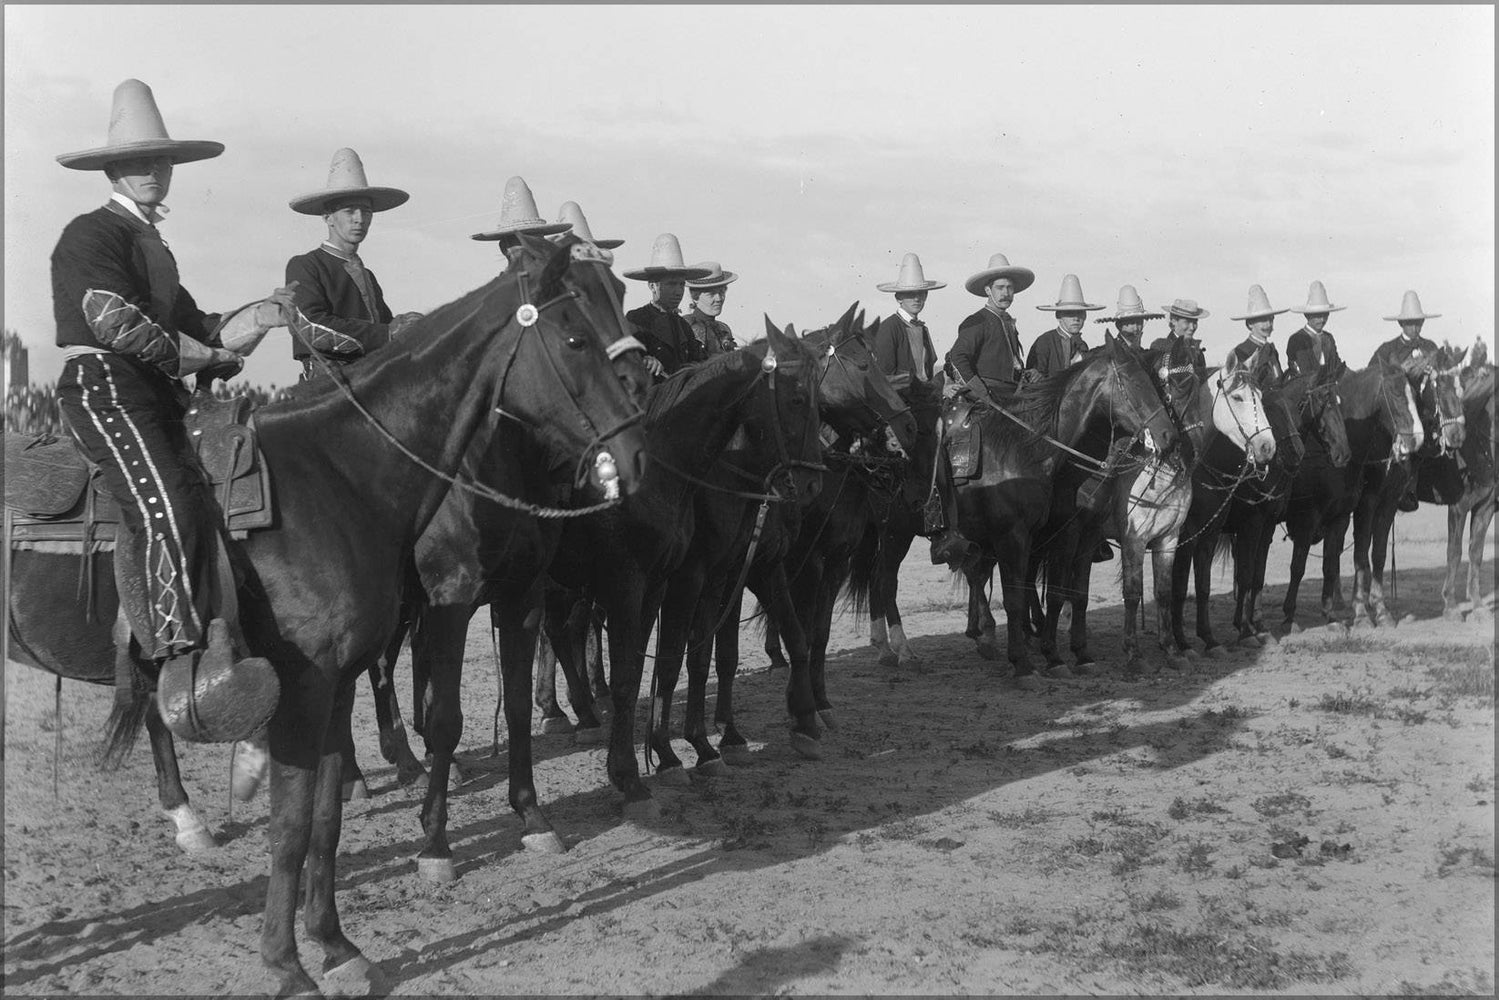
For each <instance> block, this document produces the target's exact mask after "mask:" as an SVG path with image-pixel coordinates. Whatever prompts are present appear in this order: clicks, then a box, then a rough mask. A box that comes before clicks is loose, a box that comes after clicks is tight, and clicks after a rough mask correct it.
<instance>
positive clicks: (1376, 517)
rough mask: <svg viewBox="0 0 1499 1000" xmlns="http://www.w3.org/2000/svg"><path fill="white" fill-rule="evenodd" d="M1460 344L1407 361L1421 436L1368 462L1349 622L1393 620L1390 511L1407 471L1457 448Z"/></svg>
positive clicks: (1356, 520) (1356, 530)
mask: <svg viewBox="0 0 1499 1000" xmlns="http://www.w3.org/2000/svg"><path fill="white" fill-rule="evenodd" d="M1465 353H1466V351H1464V350H1458V349H1457V348H1454V347H1451V346H1450V345H1447V344H1444V345H1442V346H1441V347H1440V348H1438V349H1437V352H1436V355H1435V357H1434V358H1431V359H1428V360H1426V361H1423V362H1421V363H1418V364H1410V363H1407V365H1406V366H1405V373H1406V378H1407V379H1408V380H1409V384H1410V389H1411V391H1412V393H1414V398H1415V400H1416V408H1417V413H1418V414H1419V416H1420V426H1421V428H1422V432H1423V435H1422V436H1423V438H1424V440H1425V442H1426V450H1425V451H1423V450H1422V446H1421V444H1420V443H1419V442H1418V444H1417V446H1416V449H1415V451H1414V452H1413V453H1412V454H1411V455H1409V456H1408V457H1407V459H1406V460H1403V461H1398V462H1393V463H1391V464H1390V465H1389V466H1388V467H1387V468H1380V467H1373V468H1372V469H1371V470H1370V475H1369V476H1368V477H1367V478H1366V480H1365V483H1364V490H1363V492H1362V493H1361V494H1360V496H1359V499H1358V502H1357V504H1356V505H1355V506H1354V508H1353V565H1354V577H1353V595H1352V601H1351V603H1352V604H1353V623H1354V625H1363V624H1365V623H1367V624H1370V625H1374V626H1382V625H1393V624H1394V623H1395V620H1394V617H1393V616H1392V615H1391V614H1390V611H1389V608H1388V607H1386V606H1385V602H1384V562H1385V554H1386V552H1387V549H1388V546H1389V543H1390V538H1391V530H1392V529H1393V528H1394V526H1395V514H1396V509H1397V506H1398V504H1399V501H1400V498H1401V496H1402V495H1404V493H1405V490H1406V487H1407V485H1408V484H1409V482H1410V479H1411V477H1412V476H1416V475H1418V473H1419V466H1420V465H1422V464H1424V463H1426V462H1428V461H1429V460H1430V459H1432V458H1436V457H1439V456H1443V455H1451V454H1455V453H1457V452H1458V451H1459V450H1460V449H1461V448H1462V445H1463V438H1464V434H1465V428H1464V420H1463V400H1462V387H1461V386H1460V385H1459V384H1458V379H1459V375H1460V372H1461V366H1462V359H1463V355H1464V354H1465Z"/></svg>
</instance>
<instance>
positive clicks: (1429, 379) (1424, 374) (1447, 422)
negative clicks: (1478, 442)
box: [1417, 365, 1468, 455]
mask: <svg viewBox="0 0 1499 1000" xmlns="http://www.w3.org/2000/svg"><path fill="white" fill-rule="evenodd" d="M1461 376H1462V368H1461V366H1459V365H1454V366H1453V367H1451V368H1444V369H1441V370H1438V369H1437V368H1436V367H1435V366H1427V367H1424V368H1422V369H1421V388H1420V390H1419V392H1418V393H1417V400H1418V403H1419V399H1420V396H1421V394H1424V393H1425V392H1426V390H1427V388H1430V389H1431V399H1432V406H1433V408H1434V409H1435V410H1436V414H1435V416H1436V418H1437V421H1438V423H1437V433H1436V439H1437V441H1436V443H1437V447H1438V449H1439V450H1440V452H1441V454H1443V455H1447V454H1451V453H1452V452H1454V451H1456V450H1457V449H1456V448H1453V447H1452V446H1451V445H1449V444H1448V443H1447V433H1446V431H1447V428H1448V427H1450V426H1452V425H1454V424H1455V425H1456V426H1458V427H1462V428H1464V429H1466V427H1467V422H1468V418H1467V414H1466V413H1464V412H1463V387H1462V380H1461ZM1444 378H1446V379H1450V380H1451V382H1452V393H1453V398H1454V399H1456V400H1457V414H1456V415H1455V416H1446V415H1444V414H1443V413H1442V395H1441V386H1440V384H1439V380H1440V379H1444ZM1417 415H1418V416H1419V415H1420V414H1419V412H1418V414H1417Z"/></svg>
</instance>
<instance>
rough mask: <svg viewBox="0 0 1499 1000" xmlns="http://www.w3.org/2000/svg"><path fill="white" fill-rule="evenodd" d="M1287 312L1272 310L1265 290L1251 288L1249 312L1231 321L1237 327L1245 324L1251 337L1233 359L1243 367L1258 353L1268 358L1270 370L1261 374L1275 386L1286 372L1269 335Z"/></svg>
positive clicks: (1242, 342)
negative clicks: (1278, 320)
mask: <svg viewBox="0 0 1499 1000" xmlns="http://www.w3.org/2000/svg"><path fill="white" fill-rule="evenodd" d="M1287 311H1288V310H1286V309H1275V308H1272V307H1271V305H1270V298H1269V296H1267V295H1266V294H1265V290H1264V289H1263V288H1261V287H1260V286H1259V285H1250V286H1249V308H1248V309H1247V310H1246V311H1245V313H1244V315H1242V316H1230V317H1229V319H1231V320H1233V321H1234V322H1236V323H1237V322H1241V321H1242V322H1243V324H1244V325H1245V326H1246V327H1247V328H1248V329H1249V336H1248V337H1246V338H1244V340H1243V341H1241V342H1240V343H1239V344H1238V346H1236V347H1235V348H1234V358H1235V359H1236V360H1238V362H1239V363H1240V364H1243V363H1245V362H1247V361H1248V360H1249V359H1250V358H1251V357H1253V356H1254V355H1255V354H1256V353H1259V354H1260V355H1261V357H1266V356H1268V358H1269V360H1268V361H1267V362H1265V363H1266V364H1267V365H1268V367H1267V368H1264V369H1261V370H1262V371H1263V372H1264V373H1265V375H1266V376H1267V377H1268V378H1269V379H1271V380H1273V381H1275V382H1279V381H1280V377H1281V375H1282V374H1283V373H1284V369H1283V368H1282V367H1281V363H1280V350H1279V349H1278V348H1277V347H1276V346H1275V344H1274V343H1273V342H1272V341H1271V340H1270V335H1271V334H1272V333H1273V332H1274V331H1275V317H1277V316H1279V315H1280V314H1281V313H1283V312H1287Z"/></svg>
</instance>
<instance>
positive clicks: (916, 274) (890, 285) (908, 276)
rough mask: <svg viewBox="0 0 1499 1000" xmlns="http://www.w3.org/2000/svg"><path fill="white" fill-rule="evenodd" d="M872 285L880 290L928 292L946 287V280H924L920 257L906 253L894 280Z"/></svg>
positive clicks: (924, 275)
mask: <svg viewBox="0 0 1499 1000" xmlns="http://www.w3.org/2000/svg"><path fill="white" fill-rule="evenodd" d="M874 287H875V288H878V289H879V290H880V291H882V292H930V291H932V290H934V289H937V288H946V287H947V282H945V281H928V280H926V273H925V272H923V271H922V269H921V258H920V257H918V256H916V255H915V254H914V253H908V254H906V255H905V257H903V258H902V259H901V262H900V274H898V275H896V278H895V280H894V281H887V282H884V283H883V284H879V285H875V286H874Z"/></svg>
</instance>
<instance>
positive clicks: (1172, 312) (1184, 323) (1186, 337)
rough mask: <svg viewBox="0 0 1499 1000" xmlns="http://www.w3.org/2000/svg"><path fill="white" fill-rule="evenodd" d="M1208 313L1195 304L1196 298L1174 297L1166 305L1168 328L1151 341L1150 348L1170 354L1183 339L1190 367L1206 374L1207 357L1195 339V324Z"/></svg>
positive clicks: (1206, 316)
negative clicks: (1172, 300)
mask: <svg viewBox="0 0 1499 1000" xmlns="http://www.w3.org/2000/svg"><path fill="white" fill-rule="evenodd" d="M1210 315H1212V314H1211V313H1209V312H1208V311H1207V310H1206V309H1203V308H1202V307H1201V306H1199V305H1198V304H1197V300H1196V299H1176V300H1175V301H1174V302H1172V303H1171V304H1170V305H1169V306H1167V307H1166V323H1167V324H1168V325H1169V326H1170V329H1169V330H1168V331H1167V332H1166V336H1164V337H1158V338H1156V339H1155V340H1153V341H1151V343H1150V349H1151V350H1152V351H1165V352H1166V353H1167V354H1170V353H1171V349H1172V348H1173V347H1174V346H1176V342H1177V341H1179V340H1180V341H1185V342H1186V344H1187V347H1188V349H1189V354H1190V356H1191V358H1192V367H1193V368H1195V369H1197V372H1198V374H1199V375H1206V374H1207V357H1206V355H1205V354H1204V353H1203V350H1202V342H1201V341H1200V340H1198V339H1197V325H1198V323H1199V322H1200V321H1202V320H1204V319H1207V318H1208V317H1209V316H1210Z"/></svg>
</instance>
